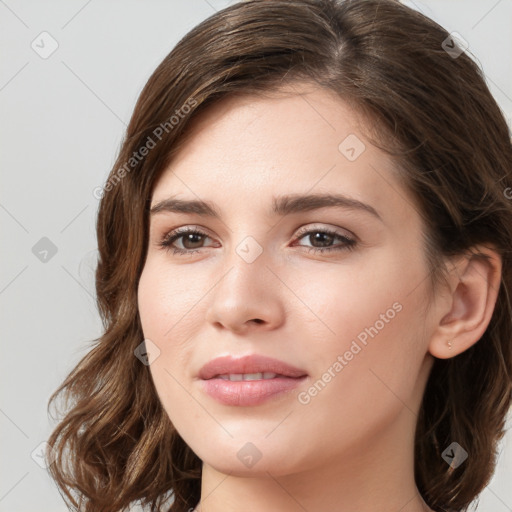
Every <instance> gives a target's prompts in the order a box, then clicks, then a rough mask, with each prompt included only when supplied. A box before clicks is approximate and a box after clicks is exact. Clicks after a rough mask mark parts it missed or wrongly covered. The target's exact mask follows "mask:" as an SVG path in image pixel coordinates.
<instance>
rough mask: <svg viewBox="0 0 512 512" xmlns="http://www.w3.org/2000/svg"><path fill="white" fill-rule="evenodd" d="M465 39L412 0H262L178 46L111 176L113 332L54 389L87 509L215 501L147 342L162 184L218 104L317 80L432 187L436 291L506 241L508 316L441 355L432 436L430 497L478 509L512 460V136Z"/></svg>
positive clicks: (108, 304) (426, 400)
mask: <svg viewBox="0 0 512 512" xmlns="http://www.w3.org/2000/svg"><path fill="white" fill-rule="evenodd" d="M450 37H451V36H450V35H449V34H448V32H447V31H446V30H445V29H444V28H442V27H441V26H439V25H438V24H437V23H435V22H434V21H432V20H430V19H429V18H428V17H426V16H424V15H422V14H420V13H419V12H416V11H414V10H413V9H410V8H408V7H406V6H404V5H402V4H401V3H399V2H398V1H394V0H294V1H292V2H290V1H281V0H273V1H265V0H252V1H249V2H241V3H238V4H235V5H232V6H231V7H228V8H226V9H224V10H222V11H219V12H217V13H216V14H214V15H213V16H211V17H210V18H208V19H206V20H205V21H203V22H202V23H200V24H199V25H198V26H196V27H195V28H194V29H192V30H191V31H190V32H189V33H188V34H186V35H185V36H184V37H183V38H182V39H181V40H180V41H179V42H178V44H177V45H176V46H175V47H174V49H172V51H171V52H170V53H169V55H167V57H165V59H164V60H163V61H162V62H161V64H160V65H159V66H158V67H157V69H156V70H155V71H154V73H153V74H152V75H151V77H150V78H149V80H148V82H147V84H146V85H145V87H144V89H143V90H142V92H141V94H140V97H139V98H138V100H137V103H136V106H135V109H134V112H133V115H132V117H131V120H130V123H129V125H128V127H127V130H126V134H125V137H124V140H123V142H122V145H121V148H120V150H119V154H118V157H117V160H116V162H115V164H114V166H113V168H112V171H111V173H110V176H109V178H108V181H107V183H106V185H105V187H104V188H103V191H102V196H103V197H102V199H101V203H100V206H99V211H98V217H97V239H98V249H99V256H98V266H97V271H96V294H97V303H98V309H99V312H100V315H101V318H102V321H103V327H104V334H103V335H102V336H101V337H100V338H99V339H97V340H94V342H93V343H92V345H91V347H90V350H89V351H88V352H87V354H86V355H85V356H84V357H83V358H82V359H81V360H80V361H79V363H78V364H77V365H76V367H75V368H74V369H73V370H72V371H71V372H70V373H69V374H68V375H67V377H66V378H65V380H64V382H63V383H62V384H61V385H60V387H59V388H58V389H57V390H56V391H55V392H54V393H53V394H52V396H51V398H50V400H49V403H48V409H50V406H51V405H52V404H54V403H56V401H57V398H59V397H60V398H62V400H63V402H62V406H63V407H64V409H65V410H64V411H63V412H61V413H60V414H61V418H60V419H59V423H58V424H57V426H56V427H55V428H54V430H53V432H52V433H51V436H50V437H49V439H48V444H49V447H48V451H47V458H48V459H50V457H52V458H53V457H54V456H55V461H54V462H53V463H52V464H49V472H50V474H51V477H52V478H53V479H54V480H55V481H56V483H57V484H58V488H59V491H60V492H61V494H62V496H63V498H64V499H65V500H66V502H67V503H68V506H69V507H70V509H71V508H72V509H74V510H84V511H86V512H100V511H101V512H119V511H122V510H125V509H127V508H128V507H129V506H130V504H131V503H133V502H139V503H140V504H141V505H142V506H143V507H146V506H149V507H150V510H151V511H157V510H163V509H164V508H163V507H167V508H166V510H168V511H170V512H185V511H187V510H190V509H192V508H193V507H195V506H196V505H197V503H198V502H199V499H200V482H201V460H200V459H199V458H198V457H197V456H196V455H195V453H194V452H193V451H192V449H191V448H190V447H189V446H187V445H186V443H185V442H184V441H183V439H182V438H181V437H180V436H179V434H178V433H177V431H176V430H175V428H174V427H173V425H172V423H171V422H170V419H169V418H168V416H167V414H166V413H165V412H164V409H163V407H162V404H161V403H160V401H159V398H158V395H157V392H156V389H155V387H154V384H153V381H152V379H151V375H150V371H149V366H147V365H145V364H142V363H141V361H140V360H139V359H138V358H137V357H134V351H135V350H136V348H137V347H138V346H139V345H140V344H141V342H142V341H143V339H144V336H143V332H142V328H141V323H140V319H139V313H138V308H137V288H138V281H139V278H140V275H141V272H142V269H143V266H144V261H145V256H146V251H147V243H148V226H149V215H148V212H149V204H150V201H151V194H152V188H153V185H154V183H155V181H156V179H157V178H158V176H159V175H160V173H161V172H162V171H163V170H164V169H165V168H166V167H167V166H168V165H169V163H170V161H171V160H172V158H173V156H174V155H175V154H176V153H177V151H179V149H180V147H181V146H182V143H183V141H185V140H186V138H187V136H188V135H187V134H188V133H189V132H188V131H187V130H186V128H187V127H188V126H190V122H191V120H192V119H194V118H196V117H197V116H198V115H199V114H200V113H201V112H203V111H204V110H205V109H206V108H208V106H209V105H211V104H213V103H215V102H218V101H220V100H222V99H223V98H225V97H227V96H230V95H233V94H239V93H242V94H264V93H265V91H272V90H276V89H278V88H279V87H280V86H281V85H283V84H292V85H293V83H298V82H299V81H306V82H309V83H312V84H314V85H316V86H319V87H323V88H325V89H327V90H330V91H333V92H335V93H336V94H337V95H338V97H339V98H340V100H342V101H345V102H347V103H348V104H349V105H350V106H352V107H353V108H354V109H355V110H356V111H358V112H360V113H361V114H363V115H364V116H365V118H366V119H368V120H369V121H371V123H370V125H371V127H372V129H371V131H372V133H371V135H372V137H373V139H374V140H373V141H372V142H373V143H374V144H375V145H377V146H378V147H380V148H381V149H382V150H384V151H386V152H387V153H388V154H389V155H391V157H392V158H393V160H394V162H395V164H396V169H398V170H399V175H400V178H401V179H402V180H403V182H404V183H405V185H406V186H407V188H408V190H409V191H410V193H411V194H412V196H413V197H414V198H415V199H416V202H417V207H418V211H419V212H420V214H421V216H422V219H423V223H424V229H425V251H426V252H425V254H426V255H427V256H428V262H429V266H430V270H431V276H432V280H431V281H432V290H435V287H436V286H438V285H439V280H440V278H442V277H443V275H444V268H445V267H444V266H443V262H444V261H446V260H445V259H444V258H445V257H447V256H451V255H458V254H463V253H467V252H468V251H472V250H473V248H474V247H475V246H476V245H478V244H483V245H485V244H490V245H492V246H493V247H494V248H496V250H497V251H498V252H499V254H500V256H501V258H502V279H501V283H500V289H499V294H498V299H497V303H496V306H495V309H494V312H493V316H492V319H491V321H490V324H489V326H488V328H487V330H486V331H485V333H484V335H483V336H482V338H481V339H480V340H479V341H478V342H477V343H475V344H474V345H473V346H472V347H471V348H469V349H468V350H466V351H464V352H463V353H461V354H459V355H457V356H456V357H453V358H450V359H446V360H445V359H435V361H434V365H433V367H432V371H431V374H430V376H429V380H428V383H427V386H426V389H425V394H424V397H423V401H422V404H421V410H420V414H419V417H418V422H417V427H416V434H415V436H416V437H415V454H414V455H415V479H416V485H417V487H418V489H419V491H420V494H421V496H422V497H423V499H424V500H425V502H426V503H427V504H428V505H429V506H430V507H431V508H432V509H434V510H435V511H443V510H467V507H468V506H469V504H470V503H471V502H472V501H474V500H475V498H477V496H478V494H479V493H480V492H481V491H482V490H483V489H484V487H485V486H486V485H487V483H488V482H489V480H490V478H491V476H492V474H493V472H494V469H495V465H496V458H497V445H498V441H499V440H500V439H501V438H502V436H503V434H504V429H505V417H506V414H507V412H508V410H509V408H510V403H511V394H512V308H511V303H510V294H511V290H512V259H511V254H512V174H511V172H512V164H511V162H512V144H511V140H510V132H509V128H508V126H507V124H506V121H505V118H504V115H503V113H502V112H501V110H500V108H499V107H498V105H497V103H496V101H495V100H494V99H493V97H492V95H491V93H490V91H489V89H488V87H487V85H486V82H485V78H484V75H483V73H482V71H481V68H480V66H478V65H477V64H476V62H475V60H474V59H473V58H471V57H470V54H469V52H468V51H465V52H462V53H461V54H460V55H459V56H456V55H455V54H454V53H453V52H452V53H450V51H448V50H449V48H450V47H454V44H453V42H452V40H451V39H450ZM447 41H449V44H448V45H446V42H447ZM447 46H448V47H447ZM445 48H446V49H445ZM455 48H457V46H455ZM371 140H372V139H371ZM144 148H145V149H144ZM452 441H457V442H458V443H459V444H460V445H461V446H462V447H463V448H464V449H465V450H466V451H467V452H468V453H469V458H468V459H467V460H466V461H465V462H464V464H462V465H460V466H459V467H457V468H456V469H452V468H451V467H450V466H449V465H448V464H446V462H445V461H444V460H443V458H442V457H441V454H442V452H443V450H444V449H445V448H446V447H447V446H448V445H450V443H451V442H452ZM50 452H51V453H50Z"/></svg>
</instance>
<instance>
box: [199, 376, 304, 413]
mask: <svg viewBox="0 0 512 512" xmlns="http://www.w3.org/2000/svg"><path fill="white" fill-rule="evenodd" d="M305 379H306V375H304V376H303V377H298V378H292V377H275V378H273V379H260V380H239V381H231V380H225V379H219V378H214V379H208V380H202V381H201V383H202V386H203V390H204V391H205V392H206V393H207V394H208V395H210V396H211V397H213V398H215V400H217V401H218V402H220V403H222V404H225V405H238V406H249V405H258V404H262V403H263V402H266V401H267V400H269V399H270V398H271V397H275V396H276V395H279V394H281V393H285V392H287V391H291V390H292V389H294V388H296V387H297V386H299V385H300V384H301V383H302V382H304V380H305Z"/></svg>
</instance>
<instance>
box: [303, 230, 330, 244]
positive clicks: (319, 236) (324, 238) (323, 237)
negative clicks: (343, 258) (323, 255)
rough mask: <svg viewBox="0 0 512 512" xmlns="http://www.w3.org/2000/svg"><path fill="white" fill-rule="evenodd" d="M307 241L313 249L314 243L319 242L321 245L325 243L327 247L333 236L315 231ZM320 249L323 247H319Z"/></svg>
mask: <svg viewBox="0 0 512 512" xmlns="http://www.w3.org/2000/svg"><path fill="white" fill-rule="evenodd" d="M309 239H310V241H311V242H312V245H313V246H314V247H316V246H315V243H316V242H320V243H321V244H322V243H325V242H327V245H329V244H330V243H331V242H332V241H333V239H334V236H333V235H330V234H328V233H323V232H321V231H317V232H316V233H315V234H314V235H309ZM320 247H323V246H322V245H321V246H320Z"/></svg>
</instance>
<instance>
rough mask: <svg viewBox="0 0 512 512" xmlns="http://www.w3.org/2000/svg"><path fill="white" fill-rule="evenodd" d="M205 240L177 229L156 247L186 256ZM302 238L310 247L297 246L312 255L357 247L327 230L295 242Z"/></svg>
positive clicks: (304, 234) (304, 232)
mask: <svg viewBox="0 0 512 512" xmlns="http://www.w3.org/2000/svg"><path fill="white" fill-rule="evenodd" d="M207 238H210V237H209V236H208V235H207V234H206V233H204V232H203V231H201V230H199V229H197V228H190V227H185V228H178V229H175V230H174V231H171V232H170V233H168V234H166V235H165V236H164V238H163V239H162V240H161V241H160V242H158V245H159V246H160V247H162V248H164V249H166V250H168V251H171V250H172V253H173V254H181V255H187V254H192V253H195V252H198V251H199V250H200V249H202V248H204V245H203V244H204V240H205V239H207ZM303 238H304V239H308V240H309V242H310V243H311V244H312V245H310V246H307V245H299V247H304V248H305V249H306V250H307V251H308V252H314V253H324V252H331V251H346V250H353V249H355V247H356V245H357V242H356V240H355V239H353V238H349V237H348V236H346V235H344V234H341V233H338V232H336V231H333V230H331V229H327V228H317V229H309V230H302V231H300V232H299V233H298V234H297V236H296V238H295V240H300V239H303ZM336 240H338V241H339V242H341V243H338V244H337V245H334V246H332V245H331V244H332V243H333V242H335V241H336ZM175 242H179V244H180V245H181V246H182V247H176V246H175V245H174V244H175ZM217 247H218V246H217Z"/></svg>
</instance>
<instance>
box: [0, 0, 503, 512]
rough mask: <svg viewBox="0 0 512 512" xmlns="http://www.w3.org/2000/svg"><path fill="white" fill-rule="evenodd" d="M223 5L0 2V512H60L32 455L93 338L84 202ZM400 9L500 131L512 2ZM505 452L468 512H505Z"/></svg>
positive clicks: (91, 255) (431, 0) (470, 0)
mask: <svg viewBox="0 0 512 512" xmlns="http://www.w3.org/2000/svg"><path fill="white" fill-rule="evenodd" d="M231 3H233V2H229V1H226V0H224V1H220V0H219V1H215V0H179V1H178V0H173V1H163V0H160V1H151V2H148V1H146V2H143V1H142V0H138V1H137V0H110V1H107V0H103V1H99V0H89V1H86V0H71V1H70V0H66V1H65V0H59V1H56V0H52V1H46V2H38V1H36V0H31V1H28V0H25V1H21V0H0V44H1V47H2V49H3V51H2V53H1V56H0V58H1V66H0V108H1V116H2V121H3V122H2V123H1V127H0V129H1V134H0V145H1V153H0V154H1V158H2V175H1V178H2V186H1V188H0V222H1V227H2V231H1V233H2V265H1V274H0V312H1V313H0V314H1V324H2V330H3V340H2V352H1V358H0V365H1V366H0V372H1V376H2V386H1V397H0V432H1V439H2V442H1V445H0V449H1V455H0V456H1V459H0V460H1V461H2V462H1V469H0V511H2V512H7V511H9V512H29V511H35V510H37V511H38V512H46V511H52V512H61V511H62V512H64V511H66V510H67V509H66V507H65V505H64V502H63V501H62V499H61V497H60V495H59V493H58V491H57V489H56V487H55V485H54V484H53V482H52V481H51V480H50V479H49V477H48V476H47V474H46V471H45V470H44V469H43V468H41V467H39V465H38V464H37V463H36V462H35V461H34V460H33V459H32V458H31V453H32V452H33V451H34V450H36V454H37V447H38V446H39V445H40V444H41V443H42V442H43V441H44V440H45V439H46V438H47V437H48V435H49V434H50V431H51V430H52V428H53V424H52V423H50V421H49V419H48V417H47V412H46V406H47V402H48V398H49V396H50V394H51V393H52V392H53V391H54V390H55V389H56V387H57V386H58V385H59V384H60V383H61V381H62V380H63V378H64V377H65V375H66V374H67V373H68V372H69V371H70V370H71V369H72V367H73V366H74V365H75V364H76V363H77V362H78V360H79V359H80V358H81V357H82V356H83V355H84V354H85V353H86V351H87V349H88V347H89V343H90V341H91V340H93V339H94V338H96V337H98V336H100V335H101V323H100V320H99V317H98V314H97V312H96V308H95V302H94V265H95V261H96V238H95V215H96V210H97V206H98V201H97V200H96V199H95V197H94V196H93V190H94V189H95V188H96V187H98V186H101V185H102V184H103V183H104V181H105V179H106V177H107V174H108V172H109V170H110V168H111V166H112V165H113V163H114V161H115V156H116V153H117V150H118V148H119V145H120V142H121V139H122V134H123V131H124V129H125V126H126V123H127V122H128V120H129V116H130V114H131V111H132V109H133V107H134V104H135V100H136V98H137V96H138V94H139V93H140V91H141V89H142V87H143V85H144V84H145V82H146V80H147V79H148V78H149V76H150V74H151V72H152V71H153V70H154V68H155V67H156V66H157V65H158V64H159V63H160V61H161V60H162V59H163V58H164V57H165V55H167V53H168V52H169V51H170V50H171V48H172V47H173V46H174V45H175V43H176V42H177V41H178V40H179V39H180V38H181V37H182V36H183V35H184V34H185V33H186V32H188V31H189V30H190V29H191V28H192V27H193V26H195V25H196V24H197V23H198V22H200V21H201V20H203V19H204V18H206V17H207V16H209V15H211V14H212V13H213V12H214V11H215V10H218V9H221V8H223V7H226V6H227V5H229V4H231ZM404 3H407V4H408V5H411V6H413V7H415V8H417V9H419V10H421V11H423V12H424V13H425V14H427V15H428V16H430V17H432V18H434V19H435V20H436V21H438V22H440V23H441V24H442V25H444V26H445V27H446V28H447V29H448V30H449V31H456V32H458V33H460V34H461V35H462V36H463V37H464V38H465V39H466V40H467V41H468V42H469V45H470V50H471V52H472V53H473V54H474V55H476V56H477V57H478V59H479V61H480V63H481V65H482V66H483V68H484V71H485V74H486V77H487V80H488V83H489V85H490V88H491V91H492V92H493V94H494V95H495V98H496V99H497V101H498V103H499V104H500V106H501V107H502V109H503V111H504V112H505V114H506V117H507V119H508V121H509V123H510V120H511V119H512V58H511V53H512V0H499V1H496V0H492V1H482V0H465V1H462V0H428V1H427V0H425V1H423V2H421V3H420V2H419V1H415V2H411V1H407V2H404ZM43 31H47V32H48V33H49V34H50V35H51V37H52V38H53V39H54V40H55V41H56V42H57V43H58V48H57V49H56V51H55V52H54V53H53V54H52V55H50V56H49V57H48V58H46V59H43V58H42V57H41V56H40V55H39V54H38V53H36V51H34V49H32V47H31V44H32V42H33V41H35V43H34V45H36V44H38V45H39V50H38V51H40V52H43V51H48V50H49V49H51V46H50V45H51V42H52V41H51V40H50V39H49V38H48V36H40V34H41V32H43ZM42 37H46V39H44V43H42V42H41V38H42ZM43 44H44V48H43ZM43 237H47V238H49V239H50V240H51V242H52V243H53V244H54V245H55V246H56V249H57V252H56V254H55V255H53V256H52V253H51V252H50V253H48V255H47V256H46V258H47V261H46V262H43V261H40V259H39V258H38V257H36V254H34V253H33V250H32V248H33V247H34V246H35V245H36V243H38V241H40V239H41V238H43ZM36 247H38V246H36ZM43 249H44V248H43ZM39 250H42V249H39ZM36 252H37V251H36ZM43 256H44V253H40V254H39V257H43ZM509 418H510V417H509ZM511 423H512V422H511V421H510V419H509V422H508V425H509V427H511V426H512V424H511ZM511 441H512V431H511V432H509V433H508V434H507V436H506V437H505V440H504V442H503V443H502V450H501V453H500V459H499V465H498V468H497V471H496V474H495V476H494V478H493V480H492V481H491V483H490V485H489V486H488V487H487V489H486V490H485V491H484V493H483V494H482V498H481V503H480V505H479V507H478V510H479V511H489V512H490V511H492V512H505V511H512V488H511V486H510V481H511V477H512V446H511ZM470 456H471V454H470ZM36 460H37V457H36ZM507 483H508V485H507Z"/></svg>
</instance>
